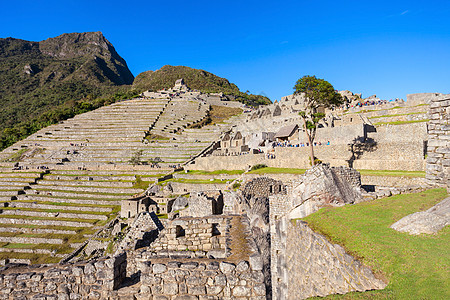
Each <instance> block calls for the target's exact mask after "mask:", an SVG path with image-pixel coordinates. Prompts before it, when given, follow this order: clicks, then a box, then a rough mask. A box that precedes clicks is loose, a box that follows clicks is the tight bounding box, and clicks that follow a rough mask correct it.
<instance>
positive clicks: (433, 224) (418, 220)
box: [391, 197, 450, 235]
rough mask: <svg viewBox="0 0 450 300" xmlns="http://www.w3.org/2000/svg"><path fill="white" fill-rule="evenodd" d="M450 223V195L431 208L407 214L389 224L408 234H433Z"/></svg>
mask: <svg viewBox="0 0 450 300" xmlns="http://www.w3.org/2000/svg"><path fill="white" fill-rule="evenodd" d="M448 224H450V197H449V198H445V199H444V200H442V201H441V202H440V203H438V204H436V205H435V206H433V207H432V208H430V209H428V210H426V211H423V212H416V213H413V214H411V215H408V216H406V217H404V218H402V219H400V220H399V221H397V222H395V223H394V224H392V225H391V228H392V229H395V230H397V231H400V232H407V233H409V234H415V235H417V234H422V233H425V234H433V233H436V232H438V231H439V230H441V229H442V228H444V227H445V226H447V225H448Z"/></svg>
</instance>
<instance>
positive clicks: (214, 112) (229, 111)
mask: <svg viewBox="0 0 450 300" xmlns="http://www.w3.org/2000/svg"><path fill="white" fill-rule="evenodd" d="M241 113H242V109H240V108H237V107H227V106H218V105H211V111H210V113H209V116H210V118H211V123H212V124H218V123H222V122H223V121H225V120H227V119H229V118H231V117H232V116H237V115H240V114H241Z"/></svg>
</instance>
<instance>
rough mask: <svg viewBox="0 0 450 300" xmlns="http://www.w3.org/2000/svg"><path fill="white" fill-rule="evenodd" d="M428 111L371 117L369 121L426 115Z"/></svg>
mask: <svg viewBox="0 0 450 300" xmlns="http://www.w3.org/2000/svg"><path fill="white" fill-rule="evenodd" d="M426 113H427V112H426V111H419V112H412V113H406V114H392V115H384V116H375V117H369V118H368V119H378V118H389V117H400V116H409V115H418V114H426Z"/></svg>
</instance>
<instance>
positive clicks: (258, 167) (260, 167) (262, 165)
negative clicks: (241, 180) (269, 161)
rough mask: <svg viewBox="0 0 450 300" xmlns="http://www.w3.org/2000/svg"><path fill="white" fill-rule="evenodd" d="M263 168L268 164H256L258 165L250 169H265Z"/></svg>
mask: <svg viewBox="0 0 450 300" xmlns="http://www.w3.org/2000/svg"><path fill="white" fill-rule="evenodd" d="M263 168H267V165H265V164H256V165H254V166H252V168H251V169H250V171H256V170H259V169H263Z"/></svg>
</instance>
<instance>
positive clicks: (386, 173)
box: [358, 170, 425, 177]
mask: <svg viewBox="0 0 450 300" xmlns="http://www.w3.org/2000/svg"><path fill="white" fill-rule="evenodd" d="M358 172H359V173H361V175H367V176H396V177H401V176H403V177H425V171H404V170H358Z"/></svg>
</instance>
